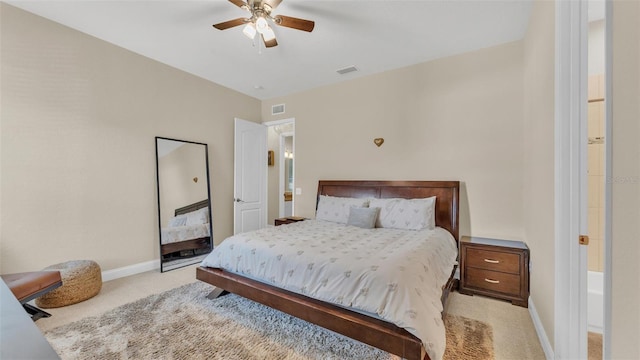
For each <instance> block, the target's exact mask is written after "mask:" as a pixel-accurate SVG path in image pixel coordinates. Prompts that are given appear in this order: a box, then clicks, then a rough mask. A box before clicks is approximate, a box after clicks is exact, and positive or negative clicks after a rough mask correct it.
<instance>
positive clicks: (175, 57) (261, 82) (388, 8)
mask: <svg viewBox="0 0 640 360" xmlns="http://www.w3.org/2000/svg"><path fill="white" fill-rule="evenodd" d="M8 2H9V3H10V4H12V5H14V6H17V7H19V8H22V9H24V10H27V11H30V12H32V13H35V14H37V15H40V16H43V17H45V18H48V19H51V20H53V21H56V22H59V23H62V24H64V25H67V26H69V27H71V28H74V29H77V30H79V31H82V32H84V33H87V34H90V35H93V36H95V37H97V38H100V39H103V40H105V41H108V42H110V43H113V44H116V45H118V46H121V47H123V48H125V49H129V50H131V51H133V52H136V53H138V54H141V55H144V56H147V57H149V58H152V59H155V60H157V61H160V62H162V63H165V64H168V65H170V66H173V67H176V68H178V69H181V70H184V71H186V72H189V73H192V74H194V75H197V76H199V77H202V78H205V79H208V80H210V81H213V82H215V83H218V84H221V85H223V86H226V87H229V88H231V89H234V90H237V91H239V92H241V93H244V94H247V95H249V96H252V97H255V98H258V99H268V98H272V97H277V96H282V95H287V94H291V93H295V92H299V91H302V90H306V89H310V88H314V87H318V86H322V85H327V84H331V83H335V82H339V81H344V80H347V79H352V78H354V77H360V76H366V75H370V74H374V73H379V72H383V71H386V70H390V69H395V68H400V67H403V66H408V65H412V64H416V63H420V62H424V61H427V60H432V59H436V58H440V57H445V56H450V55H454V54H458V53H463V52H467V51H472V50H476V49H481V48H485V47H489V46H494V45H497V44H501V43H505V42H510V41H514V40H518V39H521V38H522V37H523V36H524V34H525V31H526V29H527V26H528V22H529V17H530V12H531V5H532V2H531V0H422V1H418V0H413V1H401V0H387V1H381V0H352V1H335V0H334V1H329V0H314V1H312V0H284V1H283V2H282V3H281V4H280V6H279V7H278V8H277V9H276V10H274V11H273V15H278V14H281V15H288V16H294V17H300V18H303V19H309V20H314V21H315V23H316V26H315V29H314V30H313V32H311V33H307V32H303V31H298V30H293V29H289V28H283V27H277V26H274V31H275V33H276V36H277V40H278V43H279V45H278V46H277V47H274V48H270V49H264V47H263V46H262V44H256V45H255V46H254V45H253V44H252V42H251V40H249V39H247V38H246V37H245V36H244V35H243V34H242V26H238V27H235V28H232V29H228V30H225V31H220V30H216V29H214V28H213V27H212V26H211V25H212V24H214V23H218V22H222V21H225V20H230V19H234V18H238V17H244V16H246V14H248V13H247V12H245V11H243V10H241V9H240V8H238V7H236V6H235V5H233V4H232V3H230V2H228V1H225V0H210V1H187V0H180V1H176V0H173V1H167V0H165V1H131V0H129V1H113V0H109V1H95V0H93V1H79V0H76V1H56V0H49V1H8ZM352 65H354V66H356V67H357V68H358V70H359V71H358V72H354V73H349V74H346V75H339V74H337V73H336V70H338V69H341V68H344V67H348V66H352Z"/></svg>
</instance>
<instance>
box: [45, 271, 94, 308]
mask: <svg viewBox="0 0 640 360" xmlns="http://www.w3.org/2000/svg"><path fill="white" fill-rule="evenodd" d="M44 270H58V271H60V276H61V277H62V286H61V287H59V288H57V289H55V290H53V291H51V292H49V293H47V294H45V295H42V296H41V297H39V298H37V299H36V305H37V306H39V307H41V308H45V309H47V308H56V307H61V306H67V305H71V304H75V303H79V302H81V301H84V300H87V299H89V298H92V297H94V296H96V295H97V294H98V293H99V292H100V289H102V271H100V266H99V265H98V263H96V262H95V261H91V260H73V261H67V262H63V263H60V264H55V265H51V266H49V267H46V268H45V269H44Z"/></svg>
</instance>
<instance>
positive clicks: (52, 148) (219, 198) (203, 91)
mask: <svg viewBox="0 0 640 360" xmlns="http://www.w3.org/2000/svg"><path fill="white" fill-rule="evenodd" d="M0 12H1V15H0V16H1V18H0V20H1V36H2V38H1V46H2V48H1V50H2V54H1V56H2V57H1V76H2V84H1V96H2V97H1V103H0V105H1V110H0V111H1V113H0V118H1V121H2V123H1V126H0V128H1V129H2V133H1V136H2V138H1V145H0V146H1V149H2V150H1V155H2V159H1V161H2V174H1V176H0V179H1V188H0V194H1V198H2V202H1V214H2V218H1V219H0V222H1V223H0V241H1V243H0V252H1V254H0V272H2V273H7V272H18V271H28V270H36V269H41V268H43V267H45V266H47V265H51V264H54V263H56V262H60V261H65V260H70V259H85V258H86V259H94V260H96V261H98V263H99V264H100V265H101V266H102V268H103V270H109V269H113V268H118V267H122V266H126V265H132V264H136V263H140V262H144V261H149V260H153V259H157V258H158V257H159V256H158V253H159V250H158V219H157V202H156V181H155V179H156V175H155V150H154V149H155V147H154V137H155V136H164V137H171V138H178V139H184V140H191V141H197V142H203V143H208V144H209V162H210V171H211V177H212V179H211V180H212V181H211V190H212V204H213V218H214V220H213V221H214V228H215V231H214V239H215V241H216V242H220V241H222V239H224V238H225V237H226V236H228V235H230V234H231V233H232V224H233V206H232V203H231V201H230V199H232V198H233V118H234V117H241V118H244V119H251V120H255V121H259V120H260V101H259V100H257V99H254V98H251V97H248V96H245V95H242V94H239V93H237V92H234V91H231V90H229V89H227V88H224V87H221V86H219V85H216V84H213V83H211V82H209V81H206V80H203V79H200V78H197V77H195V76H193V75H190V74H187V73H185V72H182V71H179V70H176V69H174V68H171V67H169V66H166V65H163V64H161V63H158V62H156V61H152V60H150V59H148V58H145V57H143V56H140V55H137V54H134V53H131V52H129V51H126V50H124V49H122V48H119V47H116V46H114V45H111V44H109V43H106V42H104V41H101V40H97V39H95V38H93V37H90V36H87V35H85V34H82V33H79V32H77V31H75V30H71V29H69V28H66V27H64V26H61V25H59V24H56V23H53V22H51V21H48V20H45V19H43V18H40V17H37V16H34V15H32V14H29V13H27V12H24V11H21V10H18V9H16V8H14V7H11V6H10V5H7V4H4V3H1V4H0Z"/></svg>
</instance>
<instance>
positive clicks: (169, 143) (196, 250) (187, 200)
mask: <svg viewBox="0 0 640 360" xmlns="http://www.w3.org/2000/svg"><path fill="white" fill-rule="evenodd" d="M208 154H209V152H208V147H207V144H203V143H198V142H193V141H184V140H176V139H169V138H163V137H156V175H157V187H158V223H159V227H160V271H162V272H165V271H168V270H173V269H177V268H180V267H184V266H187V265H191V264H195V263H197V262H200V261H202V259H203V258H204V257H205V256H206V255H207V254H208V253H210V252H211V250H212V249H213V223H212V221H211V219H212V217H211V196H210V195H211V194H210V190H209V156H208Z"/></svg>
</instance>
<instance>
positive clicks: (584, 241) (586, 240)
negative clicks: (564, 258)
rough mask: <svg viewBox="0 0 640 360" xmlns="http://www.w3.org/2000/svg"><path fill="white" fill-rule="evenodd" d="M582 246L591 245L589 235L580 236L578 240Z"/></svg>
mask: <svg viewBox="0 0 640 360" xmlns="http://www.w3.org/2000/svg"><path fill="white" fill-rule="evenodd" d="M578 242H579V243H580V245H589V236H588V235H580V238H579V240H578Z"/></svg>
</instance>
